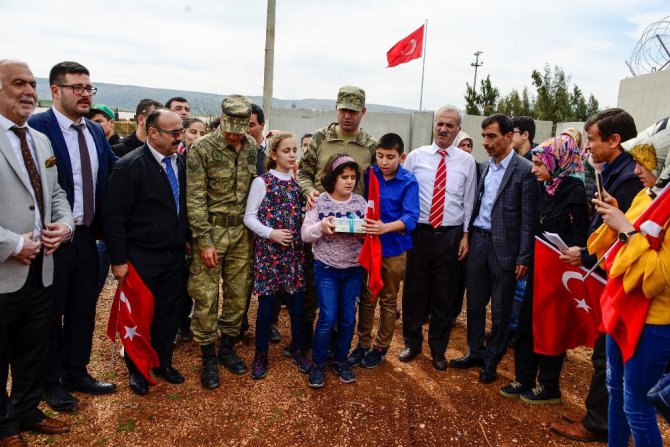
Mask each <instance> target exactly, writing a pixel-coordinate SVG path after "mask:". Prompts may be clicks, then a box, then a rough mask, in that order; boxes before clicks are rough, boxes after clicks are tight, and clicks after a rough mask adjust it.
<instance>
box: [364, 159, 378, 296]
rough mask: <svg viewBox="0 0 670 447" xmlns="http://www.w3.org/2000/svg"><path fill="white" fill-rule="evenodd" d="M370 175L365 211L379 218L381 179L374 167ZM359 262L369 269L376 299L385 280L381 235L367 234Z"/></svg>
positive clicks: (376, 218) (369, 216)
mask: <svg viewBox="0 0 670 447" xmlns="http://www.w3.org/2000/svg"><path fill="white" fill-rule="evenodd" d="M368 177H369V182H368V210H367V212H366V213H365V218H366V219H371V220H379V215H380V209H379V181H378V180H377V175H376V174H375V171H374V169H372V168H370V169H369V170H368ZM358 263H359V264H360V265H361V267H363V268H364V269H365V270H367V271H368V284H367V287H368V289H370V292H371V294H372V295H371V297H370V298H371V299H372V300H374V299H375V298H376V297H377V295H379V292H381V291H382V289H383V288H384V281H382V243H381V241H380V240H379V236H374V235H372V234H367V235H365V241H364V242H363V247H362V248H361V253H360V254H359V255H358Z"/></svg>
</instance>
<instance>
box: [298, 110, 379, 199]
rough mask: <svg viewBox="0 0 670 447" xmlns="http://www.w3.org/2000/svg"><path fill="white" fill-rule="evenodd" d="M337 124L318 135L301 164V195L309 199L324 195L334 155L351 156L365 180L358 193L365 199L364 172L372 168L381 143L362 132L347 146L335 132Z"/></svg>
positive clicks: (299, 181)
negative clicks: (324, 178) (324, 181)
mask: <svg viewBox="0 0 670 447" xmlns="http://www.w3.org/2000/svg"><path fill="white" fill-rule="evenodd" d="M336 126H337V123H332V124H331V125H330V126H328V127H324V128H322V129H319V130H317V131H316V132H314V136H313V137H312V141H311V142H310V143H309V147H308V148H307V150H306V151H305V154H304V155H303V157H302V159H301V160H300V169H299V170H298V183H299V184H300V193H301V194H302V195H303V196H304V197H307V196H308V195H309V193H311V192H312V191H314V190H316V191H319V192H323V191H324V189H323V186H322V185H321V177H322V176H323V174H324V173H323V168H324V167H325V166H326V162H327V161H328V159H329V158H330V157H331V156H332V155H333V154H338V153H340V154H347V155H349V156H351V158H353V159H354V160H356V163H358V168H359V170H360V174H361V177H360V178H361V180H360V181H359V182H358V185H356V189H355V190H354V191H355V192H357V193H358V194H360V195H363V192H364V189H365V188H364V185H363V172H364V171H365V170H366V169H367V168H368V167H369V166H370V161H371V159H372V156H373V155H374V152H375V148H376V146H377V141H376V140H375V139H374V138H372V137H371V136H370V135H369V134H368V133H367V132H365V131H364V130H363V129H362V128H361V129H360V132H359V133H358V135H357V136H356V138H355V139H354V140H353V141H351V142H349V143H346V144H345V142H344V141H342V140H341V139H340V138H339V137H338V136H337V132H336V130H335V127H336Z"/></svg>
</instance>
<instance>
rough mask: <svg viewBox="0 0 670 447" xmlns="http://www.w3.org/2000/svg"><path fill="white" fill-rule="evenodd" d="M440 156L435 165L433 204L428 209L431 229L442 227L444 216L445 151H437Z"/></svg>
mask: <svg viewBox="0 0 670 447" xmlns="http://www.w3.org/2000/svg"><path fill="white" fill-rule="evenodd" d="M437 153H438V154H439V155H440V157H441V158H440V163H439V164H438V165H437V171H436V172H435V186H434V187H433V204H432V206H431V207H430V219H429V221H430V224H431V225H432V226H433V228H437V227H439V226H440V225H442V218H443V216H444V199H445V195H446V186H447V163H446V161H445V160H444V157H445V156H446V155H447V151H446V150H443V149H440V150H438V151H437Z"/></svg>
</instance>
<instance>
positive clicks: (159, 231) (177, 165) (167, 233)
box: [105, 108, 189, 395]
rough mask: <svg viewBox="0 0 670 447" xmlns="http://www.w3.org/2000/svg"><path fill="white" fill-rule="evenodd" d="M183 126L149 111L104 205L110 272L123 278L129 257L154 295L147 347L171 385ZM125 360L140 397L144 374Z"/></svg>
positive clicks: (178, 293)
mask: <svg viewBox="0 0 670 447" xmlns="http://www.w3.org/2000/svg"><path fill="white" fill-rule="evenodd" d="M183 130H184V129H183V128H182V125H181V119H180V117H179V115H177V114H176V113H174V112H172V111H170V110H167V109H160V108H159V109H156V110H154V111H152V112H151V113H149V115H148V116H147V135H148V137H147V142H146V143H145V144H144V145H143V146H142V147H139V148H137V149H135V150H134V151H132V152H130V153H129V154H128V155H126V156H124V157H123V158H121V160H119V161H118V162H117V164H116V166H115V167H114V170H113V171H112V175H111V177H110V179H109V191H108V197H107V208H106V210H105V235H106V237H107V246H108V248H109V255H110V260H111V264H112V274H113V275H114V277H115V278H116V279H117V280H118V281H119V283H122V282H123V280H124V279H125V277H126V275H127V273H128V263H129V262H130V263H131V264H132V265H133V267H134V268H135V270H137V273H138V274H139V276H140V278H142V281H144V283H145V284H146V285H147V287H148V288H149V290H151V292H152V293H153V295H154V299H155V304H154V315H153V321H152V324H151V345H152V346H153V347H154V349H155V350H156V353H157V354H158V360H159V362H160V367H159V368H156V369H155V370H154V374H156V375H157V376H159V377H162V378H163V379H165V380H166V381H167V382H169V383H182V382H183V381H184V378H183V377H182V375H181V374H180V373H179V372H178V371H177V370H176V369H174V368H173V367H172V352H173V347H174V343H173V342H174V338H175V335H176V334H177V325H178V322H179V312H178V311H179V308H180V305H181V298H182V292H183V287H184V254H185V251H184V250H185V248H186V244H187V241H188V235H189V230H188V220H187V218H186V196H185V191H186V188H185V187H186V171H185V166H186V162H185V159H184V156H183V155H180V154H178V153H177V148H178V147H179V144H180V143H181V141H182V135H183ZM126 364H127V366H128V371H129V372H130V388H131V389H132V390H133V391H134V392H136V393H137V394H140V395H142V394H146V393H147V392H148V391H149V388H148V383H147V381H146V379H145V378H144V377H143V376H142V375H141V374H140V373H139V371H138V370H137V368H136V367H135V366H134V365H133V363H132V362H131V361H130V359H129V358H128V357H127V356H126Z"/></svg>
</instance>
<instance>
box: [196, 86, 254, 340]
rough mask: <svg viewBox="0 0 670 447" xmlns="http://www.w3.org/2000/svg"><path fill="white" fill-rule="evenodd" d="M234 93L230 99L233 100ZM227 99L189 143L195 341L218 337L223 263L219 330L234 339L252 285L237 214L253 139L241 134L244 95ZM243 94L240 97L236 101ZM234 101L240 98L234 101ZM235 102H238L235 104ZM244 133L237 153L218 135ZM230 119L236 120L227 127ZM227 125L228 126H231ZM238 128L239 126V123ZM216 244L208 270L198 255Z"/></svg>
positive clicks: (250, 175) (247, 246) (249, 172)
mask: <svg viewBox="0 0 670 447" xmlns="http://www.w3.org/2000/svg"><path fill="white" fill-rule="evenodd" d="M233 97H234V98H233ZM230 98H233V101H230V102H231V103H232V104H229V106H230V107H229V109H228V112H229V113H231V114H232V116H227V115H226V110H225V108H224V107H222V108H224V116H223V120H222V124H221V127H220V128H219V129H217V130H216V131H214V132H212V133H211V134H209V135H206V136H204V137H202V138H201V139H199V140H198V141H197V142H195V143H193V145H192V146H191V151H190V153H189V157H188V167H187V174H186V184H187V199H186V205H187V207H188V214H189V222H190V224H191V230H192V232H193V253H194V257H193V263H192V264H191V269H190V273H191V277H190V279H189V282H188V292H189V294H190V295H191V297H192V298H193V300H194V301H195V307H194V310H193V320H192V323H191V329H192V331H193V336H194V338H195V340H196V342H198V344H200V345H208V344H210V343H214V342H215V341H216V337H217V331H216V328H217V313H218V309H217V307H218V297H219V279H220V278H221V276H222V275H221V273H222V267H223V299H222V303H223V304H222V307H223V308H222V314H221V317H220V319H219V329H220V331H221V333H222V334H225V335H229V336H230V337H236V336H237V335H238V334H239V331H240V324H241V322H242V316H243V315H244V308H245V304H246V300H247V295H248V293H249V290H250V289H251V266H250V262H251V242H250V241H251V238H250V234H249V230H248V229H247V227H246V226H244V223H243V222H242V218H243V216H244V210H245V208H246V202H247V196H248V194H249V187H250V185H251V182H252V181H253V179H254V178H255V177H256V142H255V141H254V139H253V138H251V136H249V135H246V134H245V133H246V130H247V126H248V124H249V114H250V110H251V109H250V108H249V113H247V114H246V117H244V115H245V111H246V109H245V104H246V107H249V106H248V104H249V102H248V99H247V98H244V97H240V96H237V95H232V96H231V97H229V98H227V99H226V100H224V104H225V103H226V101H227V100H228V99H230ZM240 98H243V99H244V100H246V103H245V101H243V100H239V99H240ZM238 100H239V101H238ZM236 101H237V102H236ZM226 120H228V122H227V126H228V127H229V128H228V129H225V130H227V131H229V132H233V133H239V134H245V135H244V137H243V139H242V142H241V144H242V147H241V148H240V151H239V153H238V152H237V151H236V150H235V148H234V147H233V146H231V145H230V144H229V143H228V141H226V138H225V136H224V133H223V129H224V122H226ZM231 122H234V123H237V125H232V124H231ZM231 126H232V127H231ZM242 126H243V127H242ZM212 247H213V248H216V252H217V255H218V257H219V263H218V265H217V266H216V267H214V268H208V267H207V266H205V265H204V264H203V262H202V259H201V258H200V256H199V253H200V251H201V250H203V249H206V248H212Z"/></svg>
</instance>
